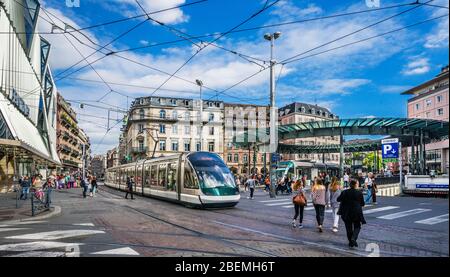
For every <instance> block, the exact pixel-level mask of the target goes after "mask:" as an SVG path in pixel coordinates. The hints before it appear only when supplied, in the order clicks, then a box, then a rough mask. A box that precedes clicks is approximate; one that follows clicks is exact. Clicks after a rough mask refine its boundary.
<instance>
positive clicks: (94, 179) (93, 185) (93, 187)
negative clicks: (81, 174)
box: [90, 176, 98, 197]
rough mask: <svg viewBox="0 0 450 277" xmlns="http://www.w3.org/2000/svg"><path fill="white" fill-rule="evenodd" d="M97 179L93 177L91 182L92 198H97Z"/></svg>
mask: <svg viewBox="0 0 450 277" xmlns="http://www.w3.org/2000/svg"><path fill="white" fill-rule="evenodd" d="M97 186H98V185H97V177H95V176H94V177H92V181H91V194H90V196H91V197H95V193H96V192H97Z"/></svg>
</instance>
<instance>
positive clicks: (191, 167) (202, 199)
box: [105, 152, 240, 208]
mask: <svg viewBox="0 0 450 277" xmlns="http://www.w3.org/2000/svg"><path fill="white" fill-rule="evenodd" d="M128 177H130V178H133V179H134V189H133V191H134V192H136V193H137V194H141V195H144V196H149V197H154V198H158V199H162V200H166V201H171V202H176V203H180V204H183V205H185V206H187V207H197V208H226V207H234V206H235V205H236V204H237V203H238V202H239V200H240V193H239V188H238V187H237V186H236V183H235V181H234V178H233V174H232V173H231V172H230V170H229V169H228V167H227V166H226V165H225V163H224V161H223V160H222V158H221V157H220V156H219V155H217V154H214V153H210V152H193V153H183V154H177V155H171V156H167V157H159V158H153V159H146V160H140V161H137V162H135V163H130V164H126V165H120V166H117V167H112V168H108V169H107V170H106V180H105V185H106V186H108V187H112V188H115V189H119V190H124V191H125V190H126V189H127V184H126V182H127V178H128Z"/></svg>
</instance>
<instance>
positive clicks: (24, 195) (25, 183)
mask: <svg viewBox="0 0 450 277" xmlns="http://www.w3.org/2000/svg"><path fill="white" fill-rule="evenodd" d="M20 186H21V187H22V192H21V194H20V199H21V200H27V199H28V194H29V193H30V187H31V182H30V178H28V176H24V178H23V180H22V182H21V183H20Z"/></svg>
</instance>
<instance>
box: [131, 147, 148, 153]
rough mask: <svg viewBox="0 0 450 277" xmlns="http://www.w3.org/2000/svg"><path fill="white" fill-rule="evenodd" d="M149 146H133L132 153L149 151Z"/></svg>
mask: <svg viewBox="0 0 450 277" xmlns="http://www.w3.org/2000/svg"><path fill="white" fill-rule="evenodd" d="M147 150H148V147H133V148H131V152H132V153H147Z"/></svg>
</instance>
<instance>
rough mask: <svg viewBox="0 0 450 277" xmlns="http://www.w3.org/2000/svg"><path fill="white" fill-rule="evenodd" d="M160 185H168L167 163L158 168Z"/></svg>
mask: <svg viewBox="0 0 450 277" xmlns="http://www.w3.org/2000/svg"><path fill="white" fill-rule="evenodd" d="M158 186H160V187H166V186H167V164H160V165H159V170H158Z"/></svg>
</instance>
